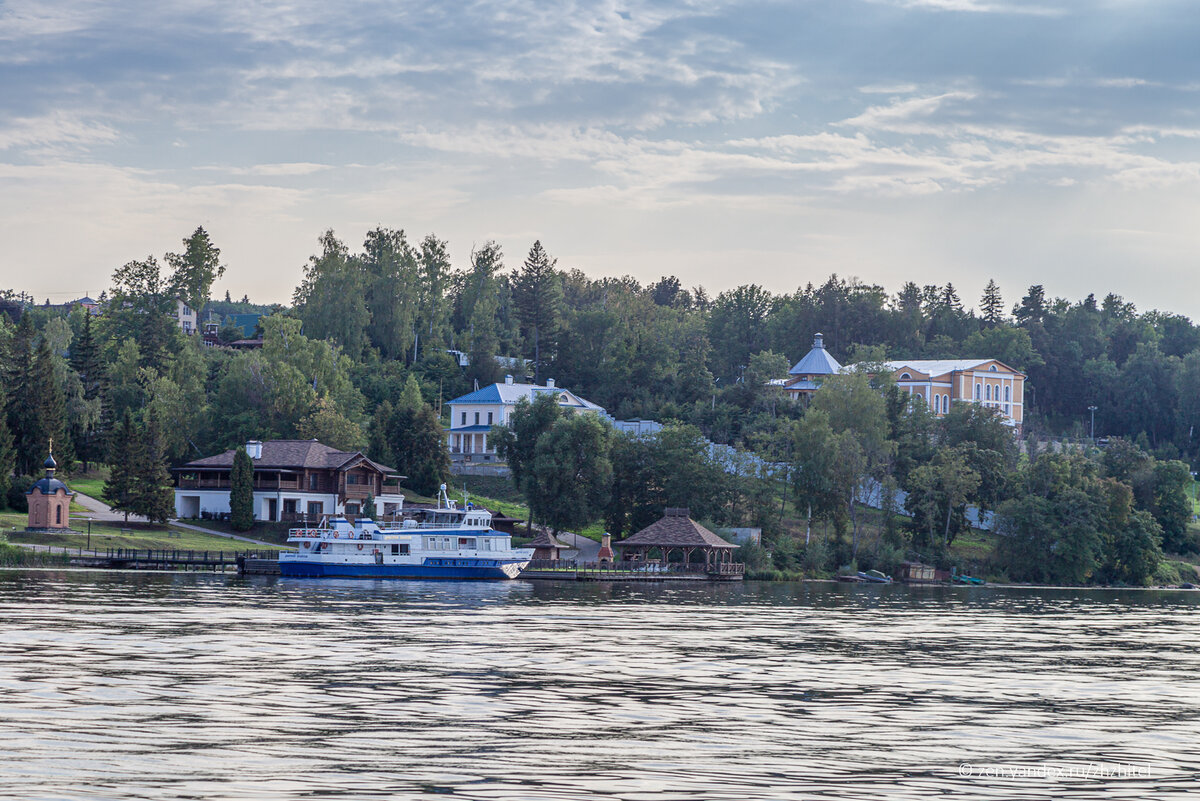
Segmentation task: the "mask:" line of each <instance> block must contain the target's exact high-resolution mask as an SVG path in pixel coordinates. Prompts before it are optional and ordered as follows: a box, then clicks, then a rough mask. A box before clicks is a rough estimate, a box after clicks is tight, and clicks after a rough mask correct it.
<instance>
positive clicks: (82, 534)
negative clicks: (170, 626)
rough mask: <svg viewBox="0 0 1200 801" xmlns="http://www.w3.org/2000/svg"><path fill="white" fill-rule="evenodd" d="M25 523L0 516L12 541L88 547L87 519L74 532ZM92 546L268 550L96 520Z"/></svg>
mask: <svg viewBox="0 0 1200 801" xmlns="http://www.w3.org/2000/svg"><path fill="white" fill-rule="evenodd" d="M26 520H27V518H26V516H25V515H23V514H17V513H14V512H4V513H0V527H2V528H3V529H4V530H5V532H6V535H7V538H8V541H9V542H12V543H25V544H31V545H54V546H60V547H63V548H86V547H88V543H89V538H88V534H87V530H88V526H87V521H86V520H78V519H72V520H71V526H72V530H73V532H74V533H57V532H55V533H41V532H36V533H35V532H26V531H22V530H21V529H24V528H25V524H26ZM13 529H17V530H15V531H14V530H13ZM90 543H91V548H92V549H93V550H96V549H99V550H104V549H106V548H137V549H156V550H158V549H161V550H177V551H244V550H255V549H260V550H261V549H262V548H263V547H265V546H256V545H252V544H250V543H247V542H240V541H238V540H231V539H228V538H226V537H218V536H216V535H215V534H203V533H201V532H199V531H190V530H188V529H183V528H175V527H173V526H158V525H152V524H149V523H130V524H129V525H128V526H124V525H122V524H120V523H109V522H97V521H94V522H93V523H92V534H91V538H90Z"/></svg>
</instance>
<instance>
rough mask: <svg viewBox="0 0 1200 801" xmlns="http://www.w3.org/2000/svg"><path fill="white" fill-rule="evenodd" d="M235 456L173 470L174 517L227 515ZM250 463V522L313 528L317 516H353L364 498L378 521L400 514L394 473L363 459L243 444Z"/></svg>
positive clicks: (297, 444) (324, 449) (315, 446)
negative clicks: (304, 523)
mask: <svg viewBox="0 0 1200 801" xmlns="http://www.w3.org/2000/svg"><path fill="white" fill-rule="evenodd" d="M235 452H236V451H235V450H228V451H225V452H224V453H222V454H218V455H217V456H209V457H207V458H205V459H197V460H196V461H194V462H188V463H187V464H185V465H183V466H182V467H177V468H175V469H174V470H173V471H172V472H173V473H174V474H175V516H176V517H179V518H201V517H224V516H225V515H228V514H229V492H230V489H231V482H230V472H231V470H232V469H233V456H234V453H235ZM246 452H247V453H248V454H249V455H250V458H251V460H252V461H253V463H254V519H255V520H267V521H275V522H279V521H283V522H299V521H307V522H317V521H319V520H320V518H321V516H322V515H328V514H339V515H358V514H361V513H362V506H363V503H364V502H365V500H366V499H367V497H368V496H371V497H373V498H374V500H375V513H376V516H377V517H385V518H386V517H388V516H391V515H398V514H400V512H401V510H402V509H403V506H404V496H403V495H402V494H401V492H400V484H399V482H400V479H402V478H403V476H400V475H397V474H396V471H395V470H393V469H392V468H390V467H387V466H386V465H381V464H379V463H378V462H374V461H372V460H371V459H368V458H367V457H366V456H364V455H363V454H362V453H359V452H349V451H339V450H337V449H335V448H331V447H329V446H328V445H322V444H321V443H320V442H317V441H316V440H315V439H312V440H291V439H284V440H269V441H267V442H257V441H251V442H247V443H246Z"/></svg>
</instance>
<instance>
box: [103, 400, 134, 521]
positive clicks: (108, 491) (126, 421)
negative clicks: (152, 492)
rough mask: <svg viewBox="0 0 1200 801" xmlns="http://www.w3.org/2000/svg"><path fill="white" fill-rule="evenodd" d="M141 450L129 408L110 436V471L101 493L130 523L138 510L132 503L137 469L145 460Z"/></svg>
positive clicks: (106, 501) (105, 500)
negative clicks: (133, 513) (130, 519)
mask: <svg viewBox="0 0 1200 801" xmlns="http://www.w3.org/2000/svg"><path fill="white" fill-rule="evenodd" d="M142 450H143V448H142V441H141V438H140V437H139V436H138V431H137V427H136V426H135V425H134V423H133V413H132V412H131V411H129V410H128V409H126V410H125V414H124V416H123V417H122V418H121V423H120V425H118V426H117V427H116V428H115V429H114V430H113V432H112V436H111V437H110V438H109V444H108V464H109V473H108V479H107V480H106V481H105V482H104V490H103V491H102V492H101V497H102V498H103V499H104V502H105V503H107V504H108V505H109V506H111V507H112V508H113V509H114V510H116V511H118V512H124V513H125V522H126V523H128V522H129V513H130V512H136V509H135V508H134V505H133V504H134V495H135V492H136V485H137V468H138V465H140V464H142V463H143V462H144V460H145V456H143V455H142Z"/></svg>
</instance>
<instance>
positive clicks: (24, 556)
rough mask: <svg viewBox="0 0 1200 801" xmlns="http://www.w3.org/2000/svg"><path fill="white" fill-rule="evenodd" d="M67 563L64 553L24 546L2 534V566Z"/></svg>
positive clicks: (0, 540) (39, 565) (0, 563)
mask: <svg viewBox="0 0 1200 801" xmlns="http://www.w3.org/2000/svg"><path fill="white" fill-rule="evenodd" d="M66 564H67V557H66V556H65V555H64V554H61V553H46V552H45V551H35V550H33V549H32V548H22V547H21V546H20V545H13V544H12V543H10V542H9V541H8V540H7V539H6V538H5V537H3V536H0V567H62V566H64V565H66Z"/></svg>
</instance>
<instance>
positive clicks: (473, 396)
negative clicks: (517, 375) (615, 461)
mask: <svg viewBox="0 0 1200 801" xmlns="http://www.w3.org/2000/svg"><path fill="white" fill-rule="evenodd" d="M543 392H553V393H557V394H558V395H559V397H560V400H559V405H560V406H570V407H575V408H579V409H591V410H593V411H600V412H602V411H604V408H603V407H602V406H599V405H597V404H595V403H592V402H591V401H589V400H585V399H584V398H581V397H579V396H578V395H576V394H575V393H574V392H571V391H570V390H566V389H563V388H562V387H543V386H539V385H538V384H501V383H496V384H492V385H490V386H486V387H483V388H482V389H477V390H475V391H474V392H469V393H467V394H466V395H462V396H460V397H457V398H455V399H454V400H452V401H450V405H451V406H453V405H455V404H458V403H503V404H506V405H508V404H515V403H516V402H517V401H519V400H520V399H521V398H525V399H526V400H528V401H529V402H530V403H532V402H533V399H534V398H535V397H536V396H537V395H539V394H541V393H543ZM564 396H565V398H566V400H565V401H564V400H562V398H563V397H564Z"/></svg>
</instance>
